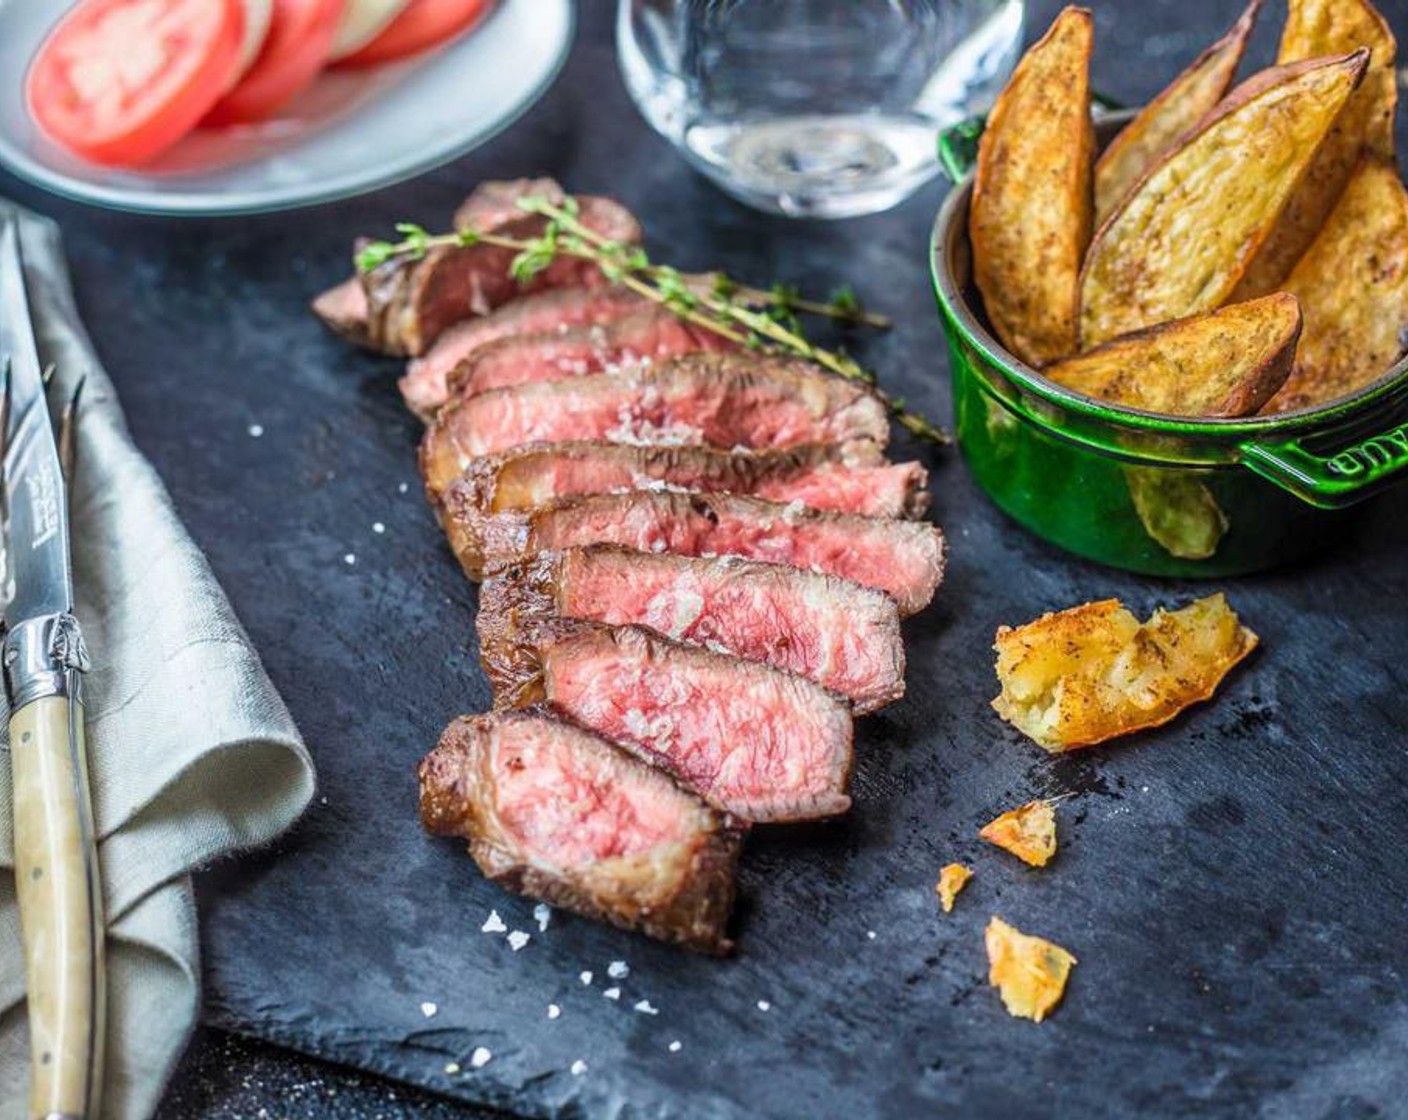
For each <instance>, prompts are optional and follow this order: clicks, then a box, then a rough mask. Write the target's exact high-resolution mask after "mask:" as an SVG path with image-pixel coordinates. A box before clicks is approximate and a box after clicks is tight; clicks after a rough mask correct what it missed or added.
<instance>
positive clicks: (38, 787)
mask: <svg viewBox="0 0 1408 1120" xmlns="http://www.w3.org/2000/svg"><path fill="white" fill-rule="evenodd" d="M0 374H3V376H4V407H3V412H0V415H2V416H3V423H4V432H5V451H4V460H3V474H4V491H3V492H4V502H5V507H4V546H5V586H4V593H5V606H4V645H3V649H4V654H3V664H4V677H5V693H6V699H7V700H8V703H9V726H10V768H11V773H12V775H13V786H14V800H15V808H14V822H15V883H16V890H17V893H18V897H19V910H20V928H21V930H22V933H23V938H24V951H25V982H26V987H27V991H28V1005H29V1034H30V1054H31V1058H32V1063H33V1064H32V1071H31V1079H30V1103H29V1112H30V1116H31V1117H34V1118H35V1120H97V1118H98V1115H99V1110H100V1104H99V1090H100V1088H101V1085H102V1070H103V1041H104V1028H105V1025H106V1023H105V1013H106V970H105V968H104V956H103V920H102V915H103V911H102V886H101V880H100V879H99V875H98V861H97V843H96V837H95V835H94V827H93V810H92V804H91V800H90V796H89V787H88V760H87V749H86V745H85V739H84V717H83V704H82V700H81V698H80V695H79V689H80V681H81V679H82V674H83V673H84V672H85V671H86V670H87V668H88V656H87V653H86V651H85V649H84V645H83V635H82V633H81V631H80V630H79V627H78V622H77V620H76V619H75V618H74V616H73V580H72V575H71V572H70V566H69V526H68V500H67V486H66V484H65V479H64V471H63V466H62V463H61V461H60V457H59V450H58V444H57V440H56V439H55V436H54V429H53V426H52V424H51V422H50V418H49V405H48V401H47V399H46V394H45V382H44V376H43V373H42V372H41V369H40V365H39V356H38V352H37V349H36V347H35V342H34V329H33V325H32V321H31V319H30V315H29V301H28V299H27V298H26V295H25V286H24V270H23V265H22V261H21V255H20V244H19V230H18V228H17V226H16V224H15V223H14V222H13V221H10V222H7V223H6V224H5V225H4V226H3V227H0Z"/></svg>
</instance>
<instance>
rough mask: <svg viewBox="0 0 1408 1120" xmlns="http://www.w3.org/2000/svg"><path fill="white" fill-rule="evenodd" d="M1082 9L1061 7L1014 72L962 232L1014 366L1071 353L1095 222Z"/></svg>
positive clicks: (997, 110)
mask: <svg viewBox="0 0 1408 1120" xmlns="http://www.w3.org/2000/svg"><path fill="white" fill-rule="evenodd" d="M1092 34H1093V33H1092V30H1091V19H1090V13H1089V12H1088V11H1087V10H1085V9H1084V8H1066V9H1064V10H1063V11H1062V12H1061V14H1060V15H1059V16H1057V17H1056V22H1055V23H1053V24H1052V25H1051V29H1050V30H1049V31H1048V32H1047V33H1046V35H1045V36H1044V37H1043V38H1042V39H1041V41H1040V42H1038V43H1037V44H1036V45H1035V46H1033V47H1032V48H1031V50H1029V51H1027V53H1026V55H1025V56H1024V57H1023V58H1022V61H1021V63H1020V64H1019V65H1018V66H1017V69H1016V70H1015V71H1014V72H1013V74H1012V77H1011V79H1010V80H1009V81H1008V83H1007V86H1006V88H1004V89H1003V91H1002V94H1001V96H999V97H998V99H997V103H996V104H995V105H994V106H993V109H992V112H991V113H990V114H989V115H988V122H987V127H986V128H984V129H983V137H982V140H981V141H980V142H979V145H978V168H977V172H976V174H975V176H974V179H973V202H972V206H971V208H970V210H969V215H968V235H969V239H970V241H971V242H972V245H973V272H974V279H975V281H976V282H977V285H978V290H979V291H980V292H981V293H982V296H983V306H984V307H985V308H986V310H987V315H988V321H989V322H990V323H991V324H992V327H993V330H994V331H996V332H997V336H998V338H999V339H1001V340H1002V343H1003V345H1004V346H1006V347H1007V348H1008V349H1009V350H1011V351H1012V353H1014V354H1015V355H1017V357H1019V358H1021V359H1022V361H1024V362H1028V363H1030V364H1031V365H1034V366H1041V365H1045V364H1046V363H1048V362H1052V361H1055V360H1056V359H1058V358H1064V357H1066V356H1067V355H1068V354H1073V353H1075V348H1076V297H1077V289H1078V285H1079V278H1080V266H1081V259H1082V257H1083V256H1084V255H1085V249H1086V246H1087V245H1088V244H1089V243H1090V233H1091V228H1092V224H1093V221H1094V202H1093V196H1092V188H1091V180H1092V175H1093V162H1094V152H1095V130H1094V126H1093V125H1092V124H1091V120H1090V51H1091V45H1092V41H1093V40H1092Z"/></svg>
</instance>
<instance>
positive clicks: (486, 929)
mask: <svg viewBox="0 0 1408 1120" xmlns="http://www.w3.org/2000/svg"><path fill="white" fill-rule="evenodd" d="M507 930H508V926H506V925H504V920H503V919H502V918H501V917H499V912H498V911H497V910H490V911H489V917H488V918H487V919H486V920H485V922H484V924H483V925H482V926H480V927H479V931H480V932H481V933H505V932H507Z"/></svg>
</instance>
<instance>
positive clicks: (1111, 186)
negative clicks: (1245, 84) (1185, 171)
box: [1095, 0, 1262, 225]
mask: <svg viewBox="0 0 1408 1120" xmlns="http://www.w3.org/2000/svg"><path fill="white" fill-rule="evenodd" d="M1261 3H1262V0H1252V2H1251V3H1250V4H1248V5H1247V7H1246V10H1245V11H1243V12H1242V15H1241V18H1240V19H1238V20H1237V22H1236V23H1235V24H1233V25H1232V30H1231V31H1229V32H1228V33H1227V34H1226V35H1224V36H1223V37H1222V38H1221V39H1219V40H1218V41H1217V42H1215V43H1214V44H1213V45H1212V46H1210V47H1208V49H1207V50H1205V51H1204V52H1203V53H1202V54H1200V55H1199V56H1198V57H1197V58H1196V59H1194V60H1193V63H1192V65H1190V66H1189V67H1188V69H1186V70H1184V71H1183V73H1181V74H1179V75H1178V77H1176V78H1174V79H1173V81H1172V82H1170V83H1169V84H1168V86H1167V87H1166V88H1165V89H1164V91H1163V92H1162V93H1160V94H1159V95H1158V96H1157V97H1155V98H1154V100H1152V101H1150V102H1149V104H1148V105H1146V106H1145V107H1144V108H1143V109H1142V110H1140V112H1139V115H1138V116H1136V117H1135V118H1134V119H1133V120H1132V121H1130V122H1129V124H1127V125H1125V127H1124V128H1123V129H1122V130H1121V131H1120V134H1119V135H1118V136H1116V137H1115V138H1114V139H1113V140H1111V141H1110V143H1109V144H1108V145H1107V146H1106V148H1105V150H1104V151H1103V152H1102V153H1101V154H1100V159H1099V160H1098V161H1097V162H1096V164H1095V222H1096V224H1097V225H1099V224H1100V223H1102V222H1103V221H1104V220H1105V219H1106V218H1108V217H1109V216H1110V213H1111V212H1112V211H1113V210H1114V208H1115V207H1116V206H1117V205H1118V204H1119V202H1120V200H1121V199H1123V198H1124V197H1125V195H1127V194H1129V192H1130V189H1131V188H1132V187H1133V186H1134V184H1135V183H1137V182H1139V180H1140V179H1142V178H1143V177H1144V175H1145V173H1146V172H1147V171H1148V170H1149V169H1150V168H1151V167H1153V166H1154V165H1155V164H1156V163H1157V162H1158V161H1159V158H1160V157H1161V156H1162V155H1163V154H1164V153H1165V152H1167V151H1168V150H1169V149H1170V148H1172V147H1173V146H1174V145H1175V144H1176V143H1178V141H1179V140H1181V139H1182V138H1183V137H1184V136H1186V135H1187V134H1188V133H1190V132H1192V131H1193V129H1195V128H1196V127H1197V126H1198V125H1199V124H1200V123H1201V122H1202V120H1203V119H1204V118H1205V117H1206V116H1207V115H1208V114H1209V113H1211V112H1212V111H1213V109H1215V108H1216V107H1217V103H1218V102H1219V101H1221V100H1222V97H1223V95H1224V94H1225V93H1226V92H1227V90H1228V87H1229V86H1231V84H1232V78H1233V75H1235V74H1236V72H1237V66H1238V64H1239V63H1240V62H1241V61H1242V55H1243V54H1244V53H1245V52H1246V49H1247V38H1248V37H1249V36H1250V35H1251V33H1252V26H1253V25H1254V24H1255V23H1256V17H1257V12H1259V11H1260V10H1261Z"/></svg>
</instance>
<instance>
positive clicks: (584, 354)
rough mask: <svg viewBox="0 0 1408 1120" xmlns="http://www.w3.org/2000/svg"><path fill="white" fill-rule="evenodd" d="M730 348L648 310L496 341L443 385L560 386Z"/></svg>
mask: <svg viewBox="0 0 1408 1120" xmlns="http://www.w3.org/2000/svg"><path fill="white" fill-rule="evenodd" d="M736 349H738V347H737V345H736V344H735V343H733V342H731V341H730V340H729V339H727V338H724V337H723V335H720V334H715V333H714V332H713V331H711V330H708V329H706V328H704V327H697V326H693V325H692V324H690V323H687V322H685V321H684V320H683V319H681V318H680V317H679V316H678V315H676V314H675V313H674V312H673V311H670V310H669V309H667V308H664V307H658V306H655V305H651V306H649V307H644V308H641V309H640V310H638V311H635V312H633V313H632V314H630V315H627V316H625V317H623V318H619V319H614V320H611V321H610V322H606V323H595V324H592V325H589V326H578V327H571V328H568V329H566V330H547V331H540V332H538V333H536V334H521V335H514V336H513V337H510V338H501V339H499V340H498V341H497V342H493V343H490V344H489V345H488V346H485V347H483V348H482V349H480V350H477V351H475V353H473V354H471V355H470V356H469V357H467V358H465V359H464V360H463V361H462V362H461V363H460V364H459V365H458V366H457V367H456V368H455V369H454V370H452V371H451V372H450V374H449V377H448V379H447V381H448V386H449V395H450V396H455V397H472V396H473V395H474V394H475V393H482V392H484V391H485V390H486V389H502V388H503V387H505V386H507V385H526V384H529V383H531V382H534V381H561V380H563V379H564V378H567V377H581V376H582V375H584V374H588V373H601V372H603V371H607V372H610V371H613V370H615V369H617V368H619V367H621V366H626V365H640V364H643V363H648V362H652V361H661V360H663V359H666V358H677V357H680V356H681V355H683V354H693V353H696V352H698V351H716V352H724V351H728V350H736Z"/></svg>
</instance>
